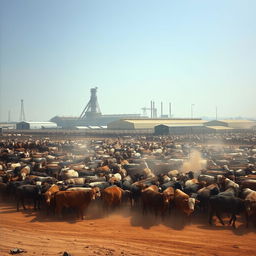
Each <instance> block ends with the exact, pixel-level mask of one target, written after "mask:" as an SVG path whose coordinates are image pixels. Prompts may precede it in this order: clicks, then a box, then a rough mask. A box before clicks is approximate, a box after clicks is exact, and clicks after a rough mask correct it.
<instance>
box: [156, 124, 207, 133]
mask: <svg viewBox="0 0 256 256" xmlns="http://www.w3.org/2000/svg"><path fill="white" fill-rule="evenodd" d="M206 131H207V128H206V127H205V126H204V125H203V124H160V125H157V126H155V127H154V134H155V135H169V134H197V133H204V132H206Z"/></svg>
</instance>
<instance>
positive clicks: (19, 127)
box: [16, 121, 57, 130]
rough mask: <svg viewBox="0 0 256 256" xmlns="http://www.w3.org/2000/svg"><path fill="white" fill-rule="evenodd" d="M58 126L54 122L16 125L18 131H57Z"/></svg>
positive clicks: (20, 123) (23, 122)
mask: <svg viewBox="0 0 256 256" xmlns="http://www.w3.org/2000/svg"><path fill="white" fill-rule="evenodd" d="M56 128H57V124H56V123H54V122H25V121H22V122H19V123H17V124H16V129H17V130H33V129H56Z"/></svg>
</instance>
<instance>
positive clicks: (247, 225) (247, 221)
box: [245, 211, 249, 228]
mask: <svg viewBox="0 0 256 256" xmlns="http://www.w3.org/2000/svg"><path fill="white" fill-rule="evenodd" d="M245 219H246V227H247V228H248V227H249V214H248V213H247V211H246V212H245Z"/></svg>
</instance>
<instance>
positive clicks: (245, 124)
mask: <svg viewBox="0 0 256 256" xmlns="http://www.w3.org/2000/svg"><path fill="white" fill-rule="evenodd" d="M204 125H205V126H207V127H229V128H232V129H236V130H237V129H238V130H243V129H253V128H254V127H255V126H256V121H251V120H213V121H209V122H206V123H205V124H204Z"/></svg>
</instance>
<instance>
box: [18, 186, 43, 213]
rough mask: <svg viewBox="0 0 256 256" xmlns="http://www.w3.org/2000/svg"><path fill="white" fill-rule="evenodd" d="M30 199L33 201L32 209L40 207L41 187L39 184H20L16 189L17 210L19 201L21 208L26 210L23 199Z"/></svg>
mask: <svg viewBox="0 0 256 256" xmlns="http://www.w3.org/2000/svg"><path fill="white" fill-rule="evenodd" d="M25 199H32V200H33V202H34V210H36V208H38V209H40V202H41V200H42V187H41V186H39V185H21V186H19V187H18V188H17V189H16V200H17V211H19V203H20V202H21V203H22V206H23V209H24V210H26V207H25V204H24V200H25Z"/></svg>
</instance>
